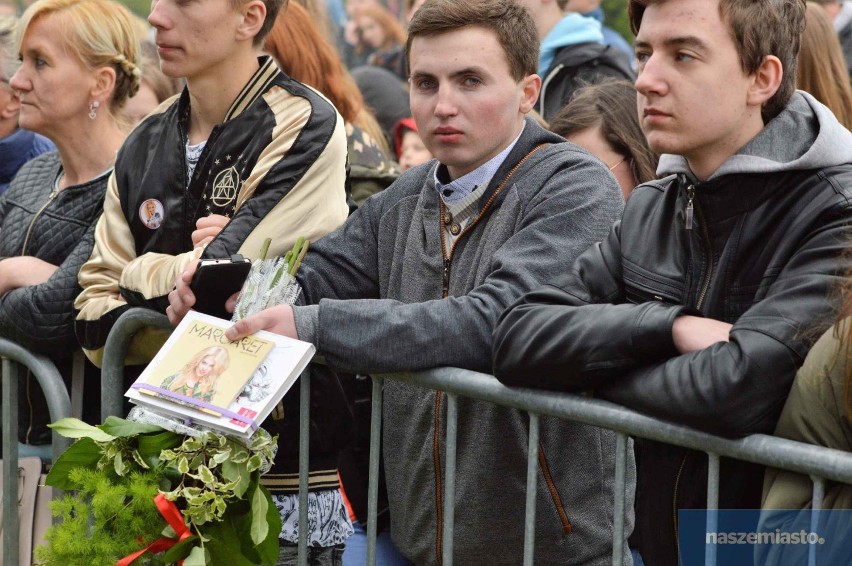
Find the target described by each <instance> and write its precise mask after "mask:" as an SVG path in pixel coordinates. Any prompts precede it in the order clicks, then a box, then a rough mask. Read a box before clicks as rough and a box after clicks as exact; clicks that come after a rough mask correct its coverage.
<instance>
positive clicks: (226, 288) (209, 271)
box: [166, 255, 251, 325]
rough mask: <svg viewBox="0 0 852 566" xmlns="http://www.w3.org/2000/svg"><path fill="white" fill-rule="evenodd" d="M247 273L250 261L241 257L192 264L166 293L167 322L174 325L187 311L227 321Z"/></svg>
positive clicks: (206, 260)
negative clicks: (193, 310) (195, 311)
mask: <svg viewBox="0 0 852 566" xmlns="http://www.w3.org/2000/svg"><path fill="white" fill-rule="evenodd" d="M250 269H251V261H249V260H248V259H245V258H243V257H242V256H240V255H233V256H231V257H230V258H227V259H202V260H199V261H196V262H193V263H191V264H190V265H189V266H188V267H187V269H186V270H184V272H183V273H181V275H180V276H179V277H178V280H177V282H176V283H175V289H174V290H173V291H172V292H171V293H169V307H168V309H167V310H166V314H168V316H169V320H170V321H171V322H172V324H175V325H176V324H177V323H179V322H180V321H181V320H182V319H183V317H184V316H185V315H186V313H187V311H188V310H189V309H190V308H194V309H195V310H197V311H198V312H203V313H205V314H209V315H213V316H216V317H219V318H225V319H227V318H230V316H229V314H230V312H233V310H234V304H235V302H236V295H237V294H238V293H239V291H240V289H241V288H242V286H243V283H244V282H245V279H246V276H247V275H248V273H249V270H250Z"/></svg>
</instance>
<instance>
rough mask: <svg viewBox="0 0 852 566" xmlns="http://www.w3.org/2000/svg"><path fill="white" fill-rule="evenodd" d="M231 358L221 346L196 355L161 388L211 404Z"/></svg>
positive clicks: (206, 349) (164, 382)
mask: <svg viewBox="0 0 852 566" xmlns="http://www.w3.org/2000/svg"><path fill="white" fill-rule="evenodd" d="M229 363H230V357H229V356H228V352H227V351H226V350H225V349H224V348H222V347H221V346H211V347H209V348H205V349H203V350H201V351H200V352H198V353H197V354H195V355H194V356H193V357H192V359H190V360H189V361H188V362H187V363H186V365H185V366H183V369H181V370H180V371H179V372H178V373H175V374H172V375H170V376H169V377H167V378H166V379H164V380H163V383H162V385H161V386H160V387H162V388H163V389H168V390H169V391H174V392H175V393H180V394H181V395H186V396H187V397H192V398H193V399H199V400H201V401H204V402H206V403H210V402H211V400H212V399H213V397H214V396H215V395H216V385H217V384H218V382H219V376H220V375H222V373H224V372H225V370H227V369H228V364H229Z"/></svg>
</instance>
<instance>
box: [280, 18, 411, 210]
mask: <svg viewBox="0 0 852 566" xmlns="http://www.w3.org/2000/svg"><path fill="white" fill-rule="evenodd" d="M263 49H264V51H266V53H268V54H270V55H271V56H272V57H273V58H274V59H275V61H276V62H277V63H278V66H279V67H280V68H281V70H282V71H284V72H285V73H287V74H288V75H290V76H291V77H293V78H294V79H296V80H297V81H300V82H303V83H305V84H307V85H310V86H312V87H313V88H315V89H316V90H318V91H319V92H321V93H322V94H323V95H325V96H326V98H328V99H329V101H331V103H332V104H333V105H334V106H335V107H336V108H337V111H338V112H340V114H341V115H342V116H343V121H344V122H345V125H346V136H347V139H348V142H349V160H350V167H351V171H350V180H351V181H352V197H353V199H354V200H355V202H356V203H358V204H362V203H363V202H364V201H365V200H366V199H367V197H369V196H370V195H372V194H374V193H376V192H378V191H380V190H382V189H384V188H385V187H387V186H388V185H390V184H391V183H392V182H393V181H394V180H395V179H396V178H397V177H398V176H399V169H398V167H397V166H396V164H395V163H393V162H392V161H391V160H390V157H389V156H390V148H389V147H388V143H387V140H386V139H385V136H384V134H383V133H382V129H381V127H380V126H379V124H378V122H376V119H375V117H373V114H372V113H371V112H370V110H369V109H368V108H367V107H366V106H365V105H364V98H363V96H362V95H361V91H359V90H358V86H357V85H356V84H355V81H354V80H353V79H352V77H351V75H350V74H349V72H348V71H347V70H346V69H345V68H344V66H343V63H342V62H341V61H340V57H339V56H338V55H337V51H336V50H335V48H334V46H333V45H331V44H330V43H329V42H328V41H327V40H326V39H325V38H324V37H323V36H322V34H321V33H320V32H319V31H318V30H317V28H316V26H315V25H314V23H313V22H312V21H311V19H310V16H309V15H308V12H307V11H306V10H305V9H304V8H303V7H302V6H300V5H299V4H296V3H291V4H290V6H289V7H288V8H287V12H286V13H282V14H279V16H278V18H277V19H276V20H275V25H274V26H273V27H272V31H271V32H270V33H269V35H268V36H267V37H266V40H265V42H264V44H263Z"/></svg>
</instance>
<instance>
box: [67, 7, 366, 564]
mask: <svg viewBox="0 0 852 566" xmlns="http://www.w3.org/2000/svg"><path fill="white" fill-rule="evenodd" d="M286 2H287V0H238V1H234V0H195V1H193V2H184V1H181V0H155V1H154V2H153V4H152V7H151V14H150V16H149V17H148V21H149V22H150V23H151V25H152V26H153V27H154V28H155V30H156V44H157V51H158V54H159V57H160V65H161V68H162V70H163V72H164V73H165V74H167V75H168V76H171V77H185V78H186V88H184V90H183V92H182V93H181V94H180V95H179V96H176V97H174V98H172V99H170V100H168V101H166V102H164V103H163V104H162V105H160V107H158V108H157V109H156V110H155V111H154V112H152V113H151V115H149V116H148V117H146V118H145V119H144V120H143V121H142V122H141V123H140V124H139V125H138V126H137V127H136V128H135V129H134V130H133V132H132V133H131V134H130V135H129V136H128V138H127V141H126V142H125V144H124V146H123V147H122V149H121V150H120V151H119V154H118V158H117V161H116V166H115V173H114V174H113V176H112V177H111V179H110V180H109V185H108V188H107V194H106V201H105V204H104V213H103V216H102V217H101V220H100V221H99V223H98V225H97V227H96V232H95V245H94V250H93V252H92V255H91V257H90V258H89V260H88V261H87V262H86V263H85V264H84V265H83V267H82V269H81V270H80V274H79V283H80V285H81V287H82V288H83V291H82V293H81V294H80V295H79V297H78V298H77V301H76V303H75V308H76V309H77V310H78V314H77V322H76V331H77V336H78V339H79V340H80V342H81V344H82V346H83V348H84V350H85V351H86V353H87V355H88V356H89V357H90V358H91V359H92V360H93V361H94V362H95V363H96V364H99V363H100V361H101V358H102V355H103V346H104V343H105V341H106V338H107V334H108V333H109V331H110V329H111V327H112V325H113V323H114V322H115V320H116V319H117V318H118V316H119V315H121V314H122V313H123V312H124V311H125V310H127V309H128V308H130V307H147V308H151V309H155V310H158V311H160V312H165V309H166V306H167V304H168V300H167V295H168V293H169V291H171V290H172V289H173V287H174V282H175V277H176V276H177V274H179V273H180V272H181V271H183V270H184V269H185V268H186V267H187V265H189V264H191V263H193V264H194V262H195V260H198V259H199V258H226V257H229V256H231V255H232V254H235V253H239V254H242V255H243V256H244V257H247V258H252V259H253V258H256V257H257V256H258V254H259V253H260V250H261V246H262V244H263V241H264V239H265V238H267V237H270V238H272V246H271V247H270V250H269V253H270V255H272V254H278V253H283V251H284V250H286V249H289V248H290V247H292V245H293V243H294V241H295V240H296V238H298V237H299V236H304V237H305V238H307V239H310V240H316V239H318V238H319V237H321V236H323V235H324V234H326V233H328V232H330V231H332V230H334V229H335V228H337V227H338V226H340V225H341V224H342V223H343V222H344V220H345V219H346V217H347V214H348V206H347V199H346V191H345V181H346V134H345V131H344V127H343V121H342V119H341V117H340V115H339V114H338V113H337V111H336V110H335V109H334V107H333V106H332V105H331V104H330V103H329V102H328V101H327V100H326V99H325V98H323V97H322V96H320V95H319V94H317V93H316V92H315V91H314V90H312V89H311V88H309V87H307V86H305V85H303V84H301V83H299V82H297V81H294V80H292V79H290V78H289V77H287V76H286V75H284V74H283V73H281V72H280V71H279V70H278V68H277V67H276V66H275V63H274V62H273V61H272V59H271V58H270V57H267V56H261V57H258V56H257V47H258V46H259V45H261V44H262V42H263V38H264V37H265V35H266V34H267V33H268V32H269V30H270V29H271V27H272V25H273V23H274V22H275V18H276V15H277V14H278V12H279V10H281V9H284V8H285V6H284V5H285V4H286ZM161 343H162V337H161V336H154V335H153V333H149V332H146V331H144V330H143V331H142V332H140V333H139V334H138V335H137V337H136V339H135V340H134V343H133V345H132V347H131V351H130V354H129V357H128V359H127V363H128V364H133V363H140V362H144V361H147V359H150V357H151V356H152V354H153V352H154V351H156V349H157V348H158V347H159V345H160V344H161ZM323 371H325V370H323ZM312 395H314V396H315V397H316V399H322V401H323V402H322V404H319V402H316V403H314V404H315V405H316V406H317V407H318V408H316V409H314V410H312V413H311V416H312V418H313V420H314V421H315V422H316V423H318V428H317V429H315V430H318V431H319V433H318V434H315V435H314V438H312V441H313V442H314V444H313V445H312V449H311V469H312V472H314V473H312V477H311V488H312V490H313V491H316V494H319V495H321V496H322V500H323V506H322V508H321V514H322V517H320V518H318V519H317V518H316V517H312V519H314V520H318V521H319V524H320V525H331V526H332V527H333V528H332V527H330V528H328V529H325V530H323V531H322V532H323V533H324V534H326V535H328V536H325V537H319V538H313V537H312V539H311V542H312V544H316V545H318V546H320V547H328V548H330V549H332V552H338V553H339V550H340V548H337V549H336V550H335V547H339V546H340V545H341V544H342V542H343V540H345V538H346V536H347V535H348V533H349V532H351V525H349V524H348V519H346V517H345V514H343V519H344V520H342V521H341V522H340V524H339V525H337V524H335V523H334V521H335V520H336V519H337V518H338V514H337V511H338V510H339V509H341V508H342V500H341V499H340V494H339V491H338V490H337V489H336V487H337V472H336V451H337V449H338V448H339V447H340V446H341V445H342V444H344V443H345V442H346V438H347V435H346V431H347V430H348V429H349V428H351V426H350V425H349V424H348V420H347V417H348V416H350V415H351V413H350V412H349V410H348V408H347V404H346V400H345V397H344V396H343V394H342V391H341V389H340V384H339V382H338V381H337V378H336V376H334V375H332V374H330V373H324V374H323V375H322V378H320V379H315V380H314V387H313V388H312ZM298 398H299V393H298V388H297V387H294V388H293V390H292V391H291V392H290V394H289V395H288V396H287V397H286V398H285V410H284V411H283V420H276V419H269V420H268V421H267V422H266V423H265V425H264V426H265V427H266V428H267V429H269V430H270V432H272V433H281V435H280V438H281V449H280V450H279V456H278V458H277V459H276V463H275V468H273V470H272V473H271V474H269V475H267V476H266V477H265V482H267V485H268V487H270V489H271V491H272V492H273V494H274V495H275V497H276V499H277V501H279V503H282V502H283V503H286V502H288V501H289V502H292V501H293V499H292V497H291V496H287V495H283V494H285V493H287V492H291V493H292V492H295V491H297V490H298V474H297V470H298V467H297V461H298V460H297V457H296V455H297V452H298V443H297V442H296V440H295V439H296V438H298V436H297V435H296V433H295V431H297V430H298ZM280 413H281V412H279V415H280ZM316 494H315V493H313V492H312V496H313V495H316ZM283 536H284V539H285V540H290V541H291V542H295V531H294V529H292V528H290V529H289V530H288V523H287V521H285V533H284V535H283ZM319 539H322V540H319ZM290 550H292V548H291V549H290Z"/></svg>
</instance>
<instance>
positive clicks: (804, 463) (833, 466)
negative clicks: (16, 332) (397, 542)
mask: <svg viewBox="0 0 852 566" xmlns="http://www.w3.org/2000/svg"><path fill="white" fill-rule="evenodd" d="M140 310H142V309H133V310H131V311H128V312H127V313H125V314H124V315H122V317H121V319H119V321H120V322H121V321H122V319H125V318H127V319H137V320H138V321H139V323H137V322H136V320H134V321H132V322H131V321H127V324H122V325H118V324H117V325H116V327H115V328H114V329H113V332H112V333H111V335H110V340H109V341H108V342H107V344H108V348H109V347H110V345H113V346H114V347H120V346H121V345H122V344H123V345H124V350H123V352H126V345H127V344H129V341H130V339H131V338H132V333H133V332H136V331H137V330H138V329H140V328H141V327H142V326H145V323H144V322H142V321H145V320H149V321H150V320H152V317H151V315H150V311H148V313H138V312H136V311H140ZM156 316H158V317H160V319H159V320H157V321H156V323H157V325H161V324H162V319H164V318H165V317H164V316H163V315H156ZM153 318H154V319H156V317H153ZM128 329H132V332H131V331H128ZM128 332H129V333H128ZM113 335H115V336H113ZM116 345H117V346H116ZM116 352H119V350H116ZM106 354H107V355H113V352H106ZM116 355H117V354H116ZM122 356H123V354H122ZM112 371H118V373H116V374H113V375H112V376H111V377H108V375H107V372H106V357H105V362H104V375H103V379H104V381H105V382H106V381H108V380H110V379H116V378H118V380H119V383H120V379H121V365H120V364H119V363H118V362H117V361H115V366H114V369H113V370H112ZM387 379H392V380H398V381H402V382H405V383H409V384H412V385H417V386H420V387H425V388H428V389H433V390H439V391H443V392H445V393H446V394H447V425H446V477H447V481H446V485H445V495H444V515H443V516H444V526H443V531H444V536H445V542H444V546H443V564H444V566H452V563H453V523H454V515H453V510H454V506H455V493H454V488H455V456H456V428H457V418H458V414H457V399H458V397H459V396H463V397H469V398H472V399H478V400H481V401H487V402H490V403H494V404H496V405H501V406H505V407H512V408H515V409H520V410H523V411H526V412H527V413H529V416H530V427H529V446H530V449H529V450H528V453H529V455H528V461H527V501H526V518H525V528H524V565H525V566H532V564H533V563H534V554H533V551H534V547H533V545H534V540H535V513H536V509H535V493H536V482H537V477H538V473H537V472H538V460H537V450H536V447H537V446H538V437H539V417H541V416H551V417H557V418H560V419H565V420H570V421H574V422H580V423H584V424H588V425H593V426H598V427H602V428H606V429H610V430H613V431H615V432H616V438H617V440H616V471H615V473H616V478H615V479H616V482H615V498H614V502H615V503H614V504H615V509H614V515H613V516H614V525H613V559H612V563H613V564H614V565H616V566H618V565H620V564H621V563H622V553H623V550H624V548H623V540H624V536H623V533H624V522H625V521H624V520H625V513H626V511H627V510H628V508H627V501H626V489H625V487H626V485H625V483H626V473H627V443H628V437H629V436H637V437H642V438H647V439H650V440H656V441H659V442H665V443H668V444H674V445H677V446H682V447H686V448H691V449H694V450H700V451H702V452H705V453H706V454H707V455H708V457H709V458H708V480H707V509H708V510H716V509H718V502H719V458H720V457H727V458H735V459H738V460H744V461H747V462H752V463H756V464H761V465H765V466H770V467H773V468H779V469H784V470H790V471H793V472H798V473H801V474H805V475H808V476H810V477H811V478H812V480H813V484H814V485H813V509H814V510H815V511H819V510H820V509H821V505H822V501H823V497H824V493H825V482H826V480H829V481H835V482H840V483H846V484H852V453H848V452H843V451H840V450H834V449H830V448H825V447H821V446H813V445H809V444H804V443H801V442H794V441H792V440H787V439H782V438H776V437H773V436H767V435H762V434H757V435H752V436H749V437H746V438H742V439H738V440H730V439H726V438H721V437H718V436H714V435H711V434H706V433H703V432H699V431H697V430H694V429H691V428H689V427H685V426H680V425H675V424H671V423H668V422H665V421H660V420H658V419H654V418H651V417H648V416H645V415H642V414H639V413H637V412H635V411H632V410H630V409H626V408H624V407H621V406H619V405H615V404H613V403H609V402H607V401H602V400H599V399H593V398H589V397H584V396H578V395H573V394H568V393H558V392H552V391H540V390H531V389H521V388H510V387H506V386H505V385H503V384H501V383H500V382H499V381H497V379H496V378H494V377H493V376H491V375H486V374H482V373H477V372H472V371H467V370H462V369H458V368H437V369H432V370H428V371H420V372H413V373H399V374H386V375H382V376H377V377H374V378H373V406H372V425H371V430H370V476H369V491H368V515H369V517H368V521H367V540H368V546H367V564H368V565H369V566H375V564H376V546H375V545H376V515H377V501H378V476H379V474H378V469H379V450H380V447H381V444H380V442H381V415H382V384H383V382H384V381H385V380H387ZM104 390H105V391H106V387H105V388H104ZM4 394H5V391H4ZM4 398H5V397H4ZM300 400H301V407H300V411H301V412H300V418H301V426H300V437H299V442H300V455H299V466H300V481H299V497H300V504H299V513H300V517H299V521H300V524H303V525H304V524H307V492H308V490H307V487H308V486H307V482H308V434H309V424H308V423H309V413H308V411H309V407H310V403H309V400H310V380H309V376H308V375H307V372H306V373H305V374H303V375H302V383H301V399H300ZM104 401H105V402H104V406H107V404H106V401H107V399H106V394H105V396H104ZM112 401H113V404H112V405H110V406H118V407H120V403H121V392H120V391H119V392H118V398H117V399H113V400H112ZM116 403H117V405H116ZM113 414H117V413H113ZM4 434H5V431H4ZM715 520H716V516H715V514H713V513H708V515H707V521H708V524H707V527H708V532H714V531H715V530H716V528H715V524H714V522H715ZM305 537H306V533H303V532H300V533H299V564H300V566H301V565H305V566H306V565H307V555H306V552H305V549H306V546H307V541H306V538H305ZM714 550H715V549H714V547H713V546H712V545H710V546H708V552H707V554H706V556H705V559H706V564H707V565H708V566H713V565H715V564H716V556H715V552H714Z"/></svg>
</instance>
